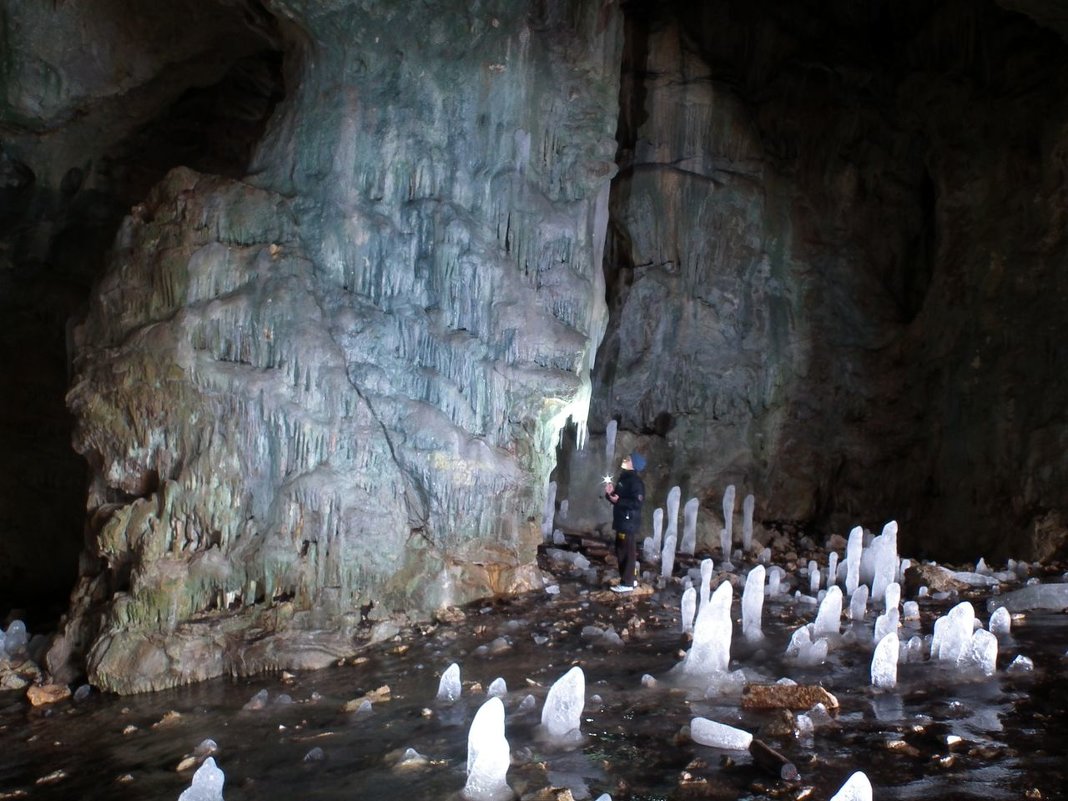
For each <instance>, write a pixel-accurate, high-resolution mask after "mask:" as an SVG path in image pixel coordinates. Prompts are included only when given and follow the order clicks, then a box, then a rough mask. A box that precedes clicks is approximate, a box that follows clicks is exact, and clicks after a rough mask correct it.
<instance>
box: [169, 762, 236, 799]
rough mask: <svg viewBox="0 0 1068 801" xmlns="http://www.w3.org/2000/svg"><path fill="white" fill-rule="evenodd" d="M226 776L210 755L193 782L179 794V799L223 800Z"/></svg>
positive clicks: (194, 775) (194, 776)
mask: <svg viewBox="0 0 1068 801" xmlns="http://www.w3.org/2000/svg"><path fill="white" fill-rule="evenodd" d="M225 779H226V777H225V775H224V774H223V772H222V771H221V770H220V769H219V768H218V766H216V764H215V759H214V758H213V757H208V758H207V759H205V760H204V763H203V764H202V765H201V766H200V767H199V768H197V772H196V773H194V774H193V782H192V784H190V785H189V787H188V788H187V789H186V790H184V791H183V792H182V794H181V795H180V796H178V801H223V794H222V791H223V782H224V781H225Z"/></svg>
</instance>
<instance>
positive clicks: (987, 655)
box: [957, 629, 998, 676]
mask: <svg viewBox="0 0 1068 801" xmlns="http://www.w3.org/2000/svg"><path fill="white" fill-rule="evenodd" d="M997 661H998V638H997V636H996V635H994V634H991V633H990V632H989V631H987V630H986V629H976V630H975V631H974V632H973V633H972V638H971V640H970V641H969V642H968V647H967V648H966V649H965V651H964V653H963V654H961V658H960V659H959V660H958V662H957V664H959V665H961V666H970V667H976V668H978V669H979V670H981V671H983V673H985V674H986V675H987V676H992V675H994V670H995V669H996V667H997Z"/></svg>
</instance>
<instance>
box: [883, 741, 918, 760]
mask: <svg viewBox="0 0 1068 801" xmlns="http://www.w3.org/2000/svg"><path fill="white" fill-rule="evenodd" d="M886 747H887V749H888V750H890V751H893V752H894V753H897V754H904V755H905V756H910V757H912V758H913V759H918V758H919V757H920V749H919V748H917V747H916V746H914V745H909V744H908V743H907V742H905V741H904V740H890V741H889V742H888V743H887V744H886Z"/></svg>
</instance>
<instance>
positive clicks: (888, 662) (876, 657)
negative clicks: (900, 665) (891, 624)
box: [871, 632, 900, 689]
mask: <svg viewBox="0 0 1068 801" xmlns="http://www.w3.org/2000/svg"><path fill="white" fill-rule="evenodd" d="M899 647H900V646H899V643H898V638H897V634H896V633H894V632H890V633H889V634H887V635H886V636H885V637H883V638H882V639H881V640H879V644H878V645H876V646H875V653H874V654H872V658H871V683H872V686H873V687H879V688H880V689H889V688H891V687H896V686H897V658H898V650H899Z"/></svg>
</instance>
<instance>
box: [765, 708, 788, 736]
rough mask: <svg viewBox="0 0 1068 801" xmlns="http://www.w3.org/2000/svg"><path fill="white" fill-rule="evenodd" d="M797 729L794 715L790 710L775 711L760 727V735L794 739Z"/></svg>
mask: <svg viewBox="0 0 1068 801" xmlns="http://www.w3.org/2000/svg"><path fill="white" fill-rule="evenodd" d="M796 729H797V722H796V720H795V719H794V713H793V712H792V711H790V710H789V709H775V710H773V711H772V713H771V714H770V715H769V717H768V721H767V722H766V723H765V724H764V725H763V726H761V727H760V733H761V734H763V735H764V736H765V737H793V736H794V732H795V731H796Z"/></svg>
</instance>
